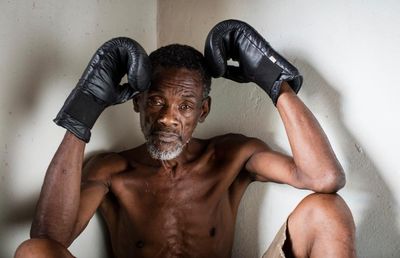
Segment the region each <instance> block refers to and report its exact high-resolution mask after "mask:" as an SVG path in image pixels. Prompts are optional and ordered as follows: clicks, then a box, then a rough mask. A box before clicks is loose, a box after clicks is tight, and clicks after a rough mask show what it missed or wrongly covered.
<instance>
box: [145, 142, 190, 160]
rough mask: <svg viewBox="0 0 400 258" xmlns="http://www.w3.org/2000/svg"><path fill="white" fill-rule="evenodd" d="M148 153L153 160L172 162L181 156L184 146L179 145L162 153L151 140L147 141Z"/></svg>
mask: <svg viewBox="0 0 400 258" xmlns="http://www.w3.org/2000/svg"><path fill="white" fill-rule="evenodd" d="M146 146H147V151H148V152H149V154H150V156H151V157H152V158H153V159H158V160H171V159H174V158H176V157H178V156H179V154H181V152H182V150H183V147H184V144H182V143H177V144H176V145H175V146H173V147H172V148H170V149H169V150H165V151H161V150H159V149H157V148H156V147H155V146H154V144H153V143H152V141H151V139H147V141H146Z"/></svg>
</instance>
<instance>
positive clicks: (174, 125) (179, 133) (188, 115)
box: [134, 44, 211, 160]
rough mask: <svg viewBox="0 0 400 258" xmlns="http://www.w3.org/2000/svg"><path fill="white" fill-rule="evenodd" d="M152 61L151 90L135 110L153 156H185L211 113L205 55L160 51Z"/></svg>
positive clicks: (174, 48)
mask: <svg viewBox="0 0 400 258" xmlns="http://www.w3.org/2000/svg"><path fill="white" fill-rule="evenodd" d="M150 61H151V63H152V69H153V70H152V82H151V86H150V88H149V90H147V91H145V92H143V93H142V94H140V95H139V96H138V97H137V98H135V99H134V107H135V111H137V112H140V124H141V128H142V131H143V134H144V136H145V138H146V141H147V149H148V151H149V153H150V155H151V156H152V157H153V158H155V159H161V160H170V159H173V158H176V157H177V156H178V155H179V154H180V153H181V152H182V150H183V148H184V146H185V145H186V144H187V143H188V142H189V141H190V139H191V137H192V133H193V131H194V129H195V128H196V125H197V123H198V122H203V121H204V119H205V118H206V116H207V114H208V112H209V109H210V103H211V99H210V97H209V96H208V94H209V92H210V85H211V77H210V75H209V73H208V70H207V67H206V65H205V60H204V57H203V55H202V54H201V53H200V52H199V51H197V50H195V49H194V48H192V47H189V46H185V45H178V44H173V45H169V46H165V47H162V48H159V49H157V50H156V51H154V52H153V53H151V54H150Z"/></svg>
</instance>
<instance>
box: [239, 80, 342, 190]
mask: <svg viewBox="0 0 400 258" xmlns="http://www.w3.org/2000/svg"><path fill="white" fill-rule="evenodd" d="M276 106H277V109H278V111H279V114H280V116H281V118H282V121H283V124H284V126H285V129H286V133H287V136H288V139H289V143H290V147H291V151H292V155H293V157H290V156H287V155H283V154H281V153H279V152H276V151H273V150H271V149H270V148H269V147H268V146H267V145H266V144H265V143H263V142H261V141H259V140H256V139H254V140H253V141H252V143H250V145H251V148H252V149H253V150H254V153H253V155H252V156H251V158H250V159H249V160H248V162H247V164H246V169H247V170H248V171H249V172H251V173H252V174H253V175H254V179H256V180H258V181H271V182H277V183H286V184H289V185H292V186H294V187H297V188H301V189H309V190H312V191H315V192H321V193H333V192H336V191H338V190H339V189H340V188H342V187H343V186H344V184H345V175H344V173H343V169H342V166H341V165H340V163H339V161H338V160H337V158H336V155H335V153H334V152H333V150H332V147H331V145H330V143H329V141H328V138H327V137H326V135H325V133H324V131H323V130H322V128H321V126H320V125H319V123H318V121H317V119H316V118H315V117H314V115H313V114H312V113H311V111H310V110H309V109H308V108H307V107H306V106H305V105H304V103H303V102H302V101H301V100H300V99H299V98H298V97H297V95H296V94H294V92H293V91H292V90H291V88H290V87H289V86H288V85H287V84H286V82H284V83H283V84H282V90H281V95H280V96H279V98H278V102H277V105H276Z"/></svg>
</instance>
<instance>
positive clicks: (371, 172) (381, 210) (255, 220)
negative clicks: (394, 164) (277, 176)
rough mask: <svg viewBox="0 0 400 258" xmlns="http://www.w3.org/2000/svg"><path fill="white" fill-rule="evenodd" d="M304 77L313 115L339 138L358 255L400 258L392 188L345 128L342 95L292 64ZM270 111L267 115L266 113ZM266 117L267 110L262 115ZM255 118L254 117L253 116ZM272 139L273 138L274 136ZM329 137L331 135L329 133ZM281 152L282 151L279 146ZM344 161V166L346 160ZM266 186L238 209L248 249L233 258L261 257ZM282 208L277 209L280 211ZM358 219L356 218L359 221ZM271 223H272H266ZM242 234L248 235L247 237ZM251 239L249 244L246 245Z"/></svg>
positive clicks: (303, 67)
mask: <svg viewBox="0 0 400 258" xmlns="http://www.w3.org/2000/svg"><path fill="white" fill-rule="evenodd" d="M293 63H294V64H295V65H296V66H297V67H298V68H299V70H300V71H301V72H302V74H303V75H304V78H305V81H304V84H303V87H302V89H301V95H302V96H303V99H307V100H305V102H306V104H307V105H308V106H309V107H311V109H312V110H313V111H314V113H315V111H317V110H318V116H324V117H325V121H326V122H325V123H324V124H325V125H324V127H325V129H326V127H327V125H326V124H328V125H329V127H330V128H329V129H331V131H334V132H335V133H336V134H337V135H338V136H339V137H340V139H335V142H338V148H340V149H341V153H343V157H344V159H346V160H343V161H345V162H346V164H347V166H346V167H345V169H346V175H347V185H346V187H345V189H344V191H343V192H349V195H348V198H347V196H345V199H346V202H347V203H348V205H349V206H350V208H351V209H352V210H353V214H354V215H355V218H356V224H357V229H356V230H357V240H356V244H357V253H358V256H359V257H367V258H368V257H371V258H376V257H380V258H383V257H398V256H399V255H400V253H399V249H398V247H399V246H400V232H399V231H398V228H397V227H396V225H397V223H396V217H398V216H399V214H396V211H395V209H394V208H395V205H394V204H395V200H394V198H393V196H392V193H391V192H390V190H389V188H388V186H387V185H386V183H385V182H384V181H383V179H382V178H381V176H380V172H379V171H378V169H377V168H376V166H375V165H374V164H373V162H372V160H371V159H370V158H369V157H368V155H367V153H366V152H365V151H364V150H363V149H362V148H361V147H360V146H361V144H360V143H359V141H358V139H357V137H356V136H354V135H353V134H352V133H351V132H350V130H349V129H348V128H347V127H346V125H345V123H344V121H343V117H342V106H341V105H342V104H341V98H340V94H339V93H338V92H337V91H336V90H335V89H334V88H333V87H331V86H330V85H328V83H327V82H326V81H325V80H324V79H323V78H322V77H321V76H320V75H319V74H318V72H317V71H316V70H315V69H314V68H313V67H311V66H310V65H309V64H308V63H307V62H305V61H303V60H295V61H294V62H293ZM267 112H268V111H267ZM261 113H262V114H263V115H265V116H269V114H265V112H264V111H262V112H261ZM253 119H255V117H254V116H253ZM252 123H254V124H258V125H265V124H268V123H264V122H263V121H259V118H257V121H252ZM270 136H271V135H270ZM270 136H269V137H270ZM328 137H329V138H331V137H332V136H330V135H328ZM269 141H271V142H272V146H274V145H275V144H274V139H269V138H268V139H267V143H268V144H270V142H269ZM274 149H277V150H278V151H280V150H279V148H275V146H274ZM343 161H342V162H343ZM266 194H267V185H261V184H259V185H256V186H255V187H252V188H251V189H249V191H247V192H246V197H245V198H243V202H244V201H246V202H251V203H250V204H249V203H243V204H241V205H243V206H244V207H245V208H242V209H240V210H239V212H240V213H241V214H238V217H239V216H240V217H242V218H243V222H244V223H242V225H237V228H236V230H237V232H238V234H240V235H239V238H240V240H243V241H241V245H242V246H241V247H242V248H244V250H245V251H243V250H242V251H240V250H235V251H236V252H234V256H233V257H241V256H242V255H243V254H246V257H259V256H260V254H259V253H258V250H260V246H258V243H259V242H258V240H259V238H258V237H254V236H255V234H256V235H257V232H258V231H259V230H258V226H259V224H262V223H261V222H262V221H261V219H262V218H261V217H260V211H261V209H260V208H259V207H260V206H261V203H263V200H264V199H265V198H266V196H265V195H266ZM277 208H278V207H277ZM361 210H362V213H361V212H359V213H360V214H357V213H356V212H357V211H361ZM357 218H358V219H357ZM263 223H265V224H268V222H263ZM243 234H244V235H243ZM246 239H251V241H246Z"/></svg>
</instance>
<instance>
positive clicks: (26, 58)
mask: <svg viewBox="0 0 400 258" xmlns="http://www.w3.org/2000/svg"><path fill="white" fill-rule="evenodd" d="M48 35H49V34H47V35H45V36H44V37H43V42H42V44H39V43H37V42H35V43H36V44H32V42H25V41H19V42H18V43H16V44H15V45H14V47H15V48H14V50H13V51H14V52H15V53H19V55H21V56H18V54H17V55H16V56H15V58H14V59H12V60H8V61H9V63H10V66H9V67H12V68H15V67H18V76H15V77H14V78H15V79H14V80H13V81H12V82H11V84H10V85H8V86H7V87H8V88H10V89H13V90H12V91H9V93H10V94H9V99H10V103H12V105H11V107H10V108H11V110H9V111H8V114H9V115H8V116H7V117H6V118H5V132H6V133H5V135H4V137H5V138H4V139H5V142H6V146H7V145H8V146H9V147H8V150H7V153H8V160H14V161H18V160H19V158H18V157H19V150H18V149H16V148H15V146H18V145H19V144H15V141H18V140H21V139H25V138H26V136H22V135H20V133H19V132H20V130H21V128H29V127H30V126H32V125H29V124H26V123H27V122H26V121H27V120H28V119H29V118H30V117H31V116H32V115H33V114H35V111H36V110H37V107H38V106H39V104H38V100H39V99H40V98H41V97H43V96H45V95H46V93H45V92H46V89H44V88H43V85H44V84H45V83H44V81H45V80H46V79H47V78H49V77H50V74H52V73H54V72H55V71H56V70H57V67H58V65H59V63H60V60H59V59H58V56H57V54H55V53H56V47H55V43H54V41H53V40H52V38H49V37H48ZM34 46H41V48H40V50H38V51H33V50H32V48H34ZM43 46H45V47H43ZM27 53H30V55H29V54H27ZM10 72H11V73H12V72H13V71H10ZM41 140H45V139H40V141H41ZM60 140H61V139H60ZM29 143H30V142H29ZM27 144H28V142H27ZM39 151H40V150H39ZM22 162H23V161H22ZM13 170H15V169H13V166H12V164H11V166H8V167H6V169H5V170H4V171H3V172H2V173H4V175H5V176H6V177H7V178H8V179H9V180H12V179H15V177H16V176H22V173H24V171H13ZM15 173H18V174H17V175H16V174H15ZM26 173H27V174H28V173H31V171H26ZM22 177H23V178H24V179H25V180H29V178H28V177H26V176H25V177H24V176H22ZM11 178H12V179H11ZM2 184H3V187H2V188H3V189H2V190H1V192H2V195H3V196H2V198H4V196H11V197H12V196H13V193H15V192H17V191H18V189H13V188H11V186H12V185H13V184H10V183H7V182H5V181H4V182H2ZM37 197H38V194H37V195H36V194H35V195H34V196H31V197H30V198H28V199H26V200H23V201H19V202H16V200H13V199H11V198H4V199H3V201H2V206H3V208H2V211H3V216H2V219H3V221H2V222H1V225H0V226H1V232H2V236H1V237H0V242H1V244H0V257H8V256H9V254H6V253H3V252H5V250H7V249H9V247H8V246H2V245H4V244H5V243H7V242H9V241H10V240H8V241H6V239H4V238H5V237H8V236H9V235H10V234H11V232H12V231H14V230H15V229H16V228H21V227H22V226H26V225H27V224H30V223H31V221H32V217H33V214H34V209H35V206H36V200H37ZM28 237H29V232H26V238H28Z"/></svg>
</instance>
